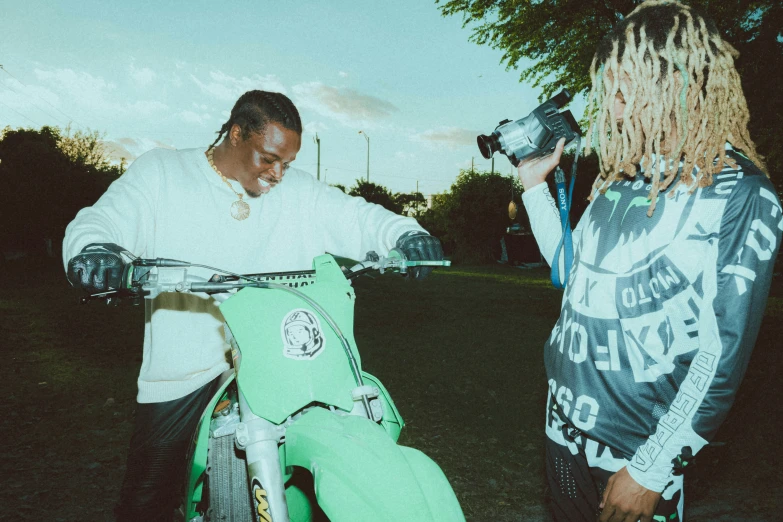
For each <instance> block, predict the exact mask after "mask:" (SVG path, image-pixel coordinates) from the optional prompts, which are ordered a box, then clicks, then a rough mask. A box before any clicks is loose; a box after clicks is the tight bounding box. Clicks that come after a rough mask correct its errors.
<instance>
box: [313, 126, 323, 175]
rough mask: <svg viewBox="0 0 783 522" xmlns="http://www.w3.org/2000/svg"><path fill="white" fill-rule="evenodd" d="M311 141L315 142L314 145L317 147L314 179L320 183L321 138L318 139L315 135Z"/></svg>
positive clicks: (316, 134)
mask: <svg viewBox="0 0 783 522" xmlns="http://www.w3.org/2000/svg"><path fill="white" fill-rule="evenodd" d="M313 141H315V144H316V145H318V167H317V168H318V170H317V171H316V176H317V177H316V179H317V180H318V181H321V138H319V137H318V133H317V132H316V133H315V138H313Z"/></svg>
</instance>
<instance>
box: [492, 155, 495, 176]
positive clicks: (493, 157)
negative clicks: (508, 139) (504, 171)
mask: <svg viewBox="0 0 783 522" xmlns="http://www.w3.org/2000/svg"><path fill="white" fill-rule="evenodd" d="M494 173H495V155H494V154H493V155H492V174H494Z"/></svg>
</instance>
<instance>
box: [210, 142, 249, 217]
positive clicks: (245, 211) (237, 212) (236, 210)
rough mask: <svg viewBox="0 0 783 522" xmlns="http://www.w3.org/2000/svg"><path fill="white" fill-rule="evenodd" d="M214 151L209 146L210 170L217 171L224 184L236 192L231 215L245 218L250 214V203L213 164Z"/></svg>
mask: <svg viewBox="0 0 783 522" xmlns="http://www.w3.org/2000/svg"><path fill="white" fill-rule="evenodd" d="M214 153H215V148H214V147H210V148H209V149H208V150H207V161H209V165H210V166H211V167H212V170H214V171H215V172H217V173H218V175H219V176H220V179H222V180H223V181H224V182H225V183H226V185H228V188H230V189H231V192H233V193H234V194H236V195H237V197H238V198H239V200H238V201H234V202H233V203H232V204H231V217H232V218H234V219H236V220H237V221H242V220H243V219H247V217H248V216H249V215H250V205H248V204H247V202H246V201H245V200H243V199H242V197H243V196H244V194H240V193H239V192H237V191H236V190H234V187H233V186H232V185H231V183H229V182H228V179H227V178H226V177H225V176H224V175H223V173H222V172H220V171H219V170H218V168H217V167H216V166H215V160H214V158H213V154H214Z"/></svg>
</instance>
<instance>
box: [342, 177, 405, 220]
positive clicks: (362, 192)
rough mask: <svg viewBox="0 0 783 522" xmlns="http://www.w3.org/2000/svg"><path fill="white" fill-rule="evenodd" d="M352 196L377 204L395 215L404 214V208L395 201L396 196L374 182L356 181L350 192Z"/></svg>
mask: <svg viewBox="0 0 783 522" xmlns="http://www.w3.org/2000/svg"><path fill="white" fill-rule="evenodd" d="M348 194H349V195H351V196H360V197H363V198H364V199H365V200H367V201H368V202H370V203H376V204H378V205H381V206H382V207H384V208H386V209H387V210H391V211H392V212H394V213H395V214H399V213H401V212H402V206H400V205H399V203H397V202H396V201H395V200H394V195H393V194H392V193H391V192H390V191H389V189H387V188H386V187H384V186H383V185H377V184H375V183H373V182H372V181H365V180H362V179H357V180H356V185H354V186H353V187H351V189H350V190H349V191H348Z"/></svg>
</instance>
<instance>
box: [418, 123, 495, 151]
mask: <svg viewBox="0 0 783 522" xmlns="http://www.w3.org/2000/svg"><path fill="white" fill-rule="evenodd" d="M479 134H481V133H480V132H476V131H472V130H468V129H462V128H459V127H439V128H437V129H429V130H426V131H424V132H422V133H419V134H414V135H413V136H411V139H412V140H413V141H416V142H420V143H428V144H432V145H438V146H440V145H445V146H446V147H449V148H456V147H461V146H464V145H476V136H478V135H479Z"/></svg>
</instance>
